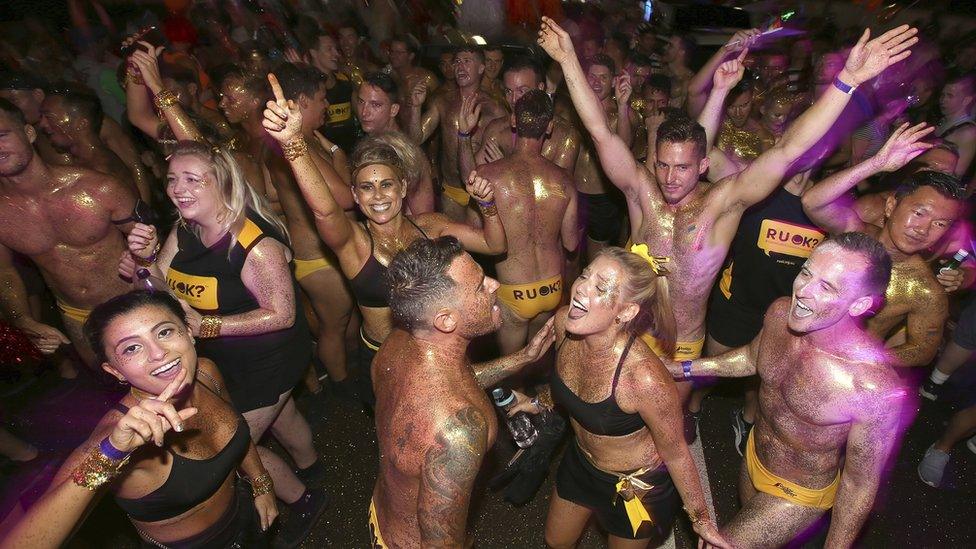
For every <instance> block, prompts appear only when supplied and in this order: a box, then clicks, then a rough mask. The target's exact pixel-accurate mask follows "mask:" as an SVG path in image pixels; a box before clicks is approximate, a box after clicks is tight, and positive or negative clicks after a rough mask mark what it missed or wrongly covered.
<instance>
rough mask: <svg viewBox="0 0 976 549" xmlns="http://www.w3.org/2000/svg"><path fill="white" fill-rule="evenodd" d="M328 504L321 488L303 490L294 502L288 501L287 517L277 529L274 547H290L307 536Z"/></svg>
mask: <svg viewBox="0 0 976 549" xmlns="http://www.w3.org/2000/svg"><path fill="white" fill-rule="evenodd" d="M328 505H329V496H328V495H327V494H326V493H325V490H323V489H321V488H312V489H307V490H305V493H304V494H302V497H300V498H298V501H296V502H295V503H289V504H288V508H289V513H288V519H287V520H286V521H285V522H284V524H282V525H281V528H280V529H279V530H278V537H277V539H275V547H286V548H288V549H291V548H293V547H298V545H299V544H300V543H301V542H302V541H304V540H305V538H307V537H308V534H309V533H310V532H311V531H312V528H314V527H315V524H316V523H317V522H318V521H319V517H321V516H322V513H323V512H324V511H325V508H326V507H328Z"/></svg>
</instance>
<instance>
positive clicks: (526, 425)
mask: <svg viewBox="0 0 976 549" xmlns="http://www.w3.org/2000/svg"><path fill="white" fill-rule="evenodd" d="M491 398H492V399H493V400H494V401H495V406H497V407H498V409H499V410H501V411H502V416H503V417H504V418H505V423H506V425H508V432H510V433H512V438H513V439H515V444H517V445H518V447H519V448H528V447H529V446H532V444H533V443H534V442H535V439H537V438H539V432H538V431H536V429H535V425H533V424H532V418H531V417H529V414H527V413H525V412H518V413H517V414H515V415H513V416H511V417H510V416H509V415H508V410H509V408H511V407H512V406H514V405H515V394H514V393H512V391H510V390H508V389H505V388H504V387H496V388H495V389H493V390H492V391H491Z"/></svg>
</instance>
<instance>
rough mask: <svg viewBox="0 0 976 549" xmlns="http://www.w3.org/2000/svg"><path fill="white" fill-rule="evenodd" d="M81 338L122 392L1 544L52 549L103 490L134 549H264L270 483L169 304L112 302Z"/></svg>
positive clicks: (142, 298)
mask: <svg viewBox="0 0 976 549" xmlns="http://www.w3.org/2000/svg"><path fill="white" fill-rule="evenodd" d="M84 330H85V336H86V338H87V339H88V341H89V343H90V344H91V347H92V349H94V351H95V353H96V355H97V356H98V359H99V362H100V363H101V366H102V368H103V369H104V370H105V371H106V372H108V373H109V374H111V375H113V376H115V377H116V378H118V379H119V381H121V382H123V383H127V384H129V385H130V389H129V392H128V393H127V394H126V395H125V396H124V397H122V400H120V401H119V402H118V403H117V404H116V405H115V407H114V408H113V409H112V410H109V412H108V413H106V414H105V416H104V417H103V418H102V419H101V421H100V422H99V423H98V425H97V426H96V427H95V430H94V431H93V432H92V434H91V436H90V437H89V438H88V441H87V442H85V443H84V444H82V445H81V446H79V447H78V449H77V450H75V451H74V452H73V453H72V454H71V455H70V456H69V457H68V459H67V460H66V461H65V462H64V464H63V465H62V466H61V469H60V470H59V471H58V473H57V475H56V476H55V479H54V482H53V483H52V484H51V488H50V489H49V490H48V492H47V493H46V494H45V495H44V496H43V497H42V498H41V499H40V500H38V501H37V503H35V504H34V505H32V506H31V507H30V508H29V509H28V510H27V513H26V515H25V516H24V517H23V518H22V519H21V521H20V522H19V523H18V524H17V526H16V527H15V528H14V530H13V531H12V532H11V533H10V535H9V536H7V537H6V539H4V540H3V542H2V543H0V546H2V547H33V548H39V547H59V546H61V545H62V543H63V542H64V541H66V540H67V539H68V537H69V536H70V535H71V533H72V532H73V531H74V530H75V527H76V526H77V525H78V524H79V523H80V522H81V521H83V520H84V518H85V515H86V514H87V512H88V510H89V509H90V508H91V507H92V506H93V504H94V503H95V502H96V501H97V500H98V498H99V496H100V495H101V493H102V492H103V491H104V490H105V489H106V488H107V489H109V490H110V491H111V492H112V493H113V494H114V495H115V500H116V502H117V503H118V504H119V506H120V507H122V509H123V510H124V511H125V512H126V513H127V514H128V515H129V519H130V520H131V521H132V524H133V526H135V528H136V530H137V531H138V532H139V535H140V537H141V538H142V540H143V546H144V547H179V548H191V547H208V548H209V547H232V546H233V547H241V546H246V547H257V546H260V545H263V536H262V535H261V531H264V530H267V528H268V527H269V526H270V525H271V523H272V522H274V520H275V517H276V516H277V515H278V511H277V507H276V506H275V498H274V491H273V483H272V480H271V477H270V475H268V472H267V471H266V470H265V468H264V466H263V465H262V464H261V459H260V458H259V457H258V453H257V451H256V450H255V448H254V444H253V443H252V442H251V440H250V437H249V431H248V426H247V423H246V422H245V421H244V418H242V417H241V416H240V414H238V413H237V412H236V411H235V410H234V407H233V406H232V405H231V404H230V399H229V397H228V395H227V391H226V387H225V385H224V382H223V378H222V377H221V375H220V371H219V370H218V369H217V368H216V367H215V366H214V364H213V362H211V361H209V360H207V359H205V358H198V356H197V353H196V350H195V349H194V346H193V343H194V341H193V336H192V335H190V329H189V326H187V323H186V319H185V317H184V314H183V311H182V309H181V308H180V305H179V304H178V302H177V301H176V299H174V298H173V297H172V296H170V295H169V294H166V293H163V292H155V293H153V292H131V293H128V294H122V295H120V296H118V297H115V298H112V299H110V300H109V301H107V302H105V303H103V304H101V305H99V306H98V307H96V308H95V310H94V311H92V313H91V315H90V316H89V317H88V320H87V322H86V323H85V328H84ZM238 470H240V471H241V472H242V474H243V475H244V476H245V477H246V478H247V480H248V482H249V483H250V485H251V488H250V489H249V488H248V487H247V486H246V484H243V483H240V482H237V478H236V474H235V473H236V472H237V471H238ZM252 496H253V503H252Z"/></svg>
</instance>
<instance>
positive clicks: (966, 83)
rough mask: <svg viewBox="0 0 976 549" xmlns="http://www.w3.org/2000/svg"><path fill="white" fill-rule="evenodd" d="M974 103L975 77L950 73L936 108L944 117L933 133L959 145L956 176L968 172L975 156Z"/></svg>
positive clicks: (967, 173) (975, 123)
mask: <svg viewBox="0 0 976 549" xmlns="http://www.w3.org/2000/svg"><path fill="white" fill-rule="evenodd" d="M974 103H976V76H973V75H972V74H950V75H949V78H948V80H947V81H946V84H945V86H944V87H943V88H942V94H941V95H940V96H939V108H940V109H941V110H942V115H943V116H944V117H945V118H943V119H942V122H940V123H939V127H938V128H937V129H936V131H935V135H936V136H938V137H942V138H944V139H945V140H946V141H950V142H952V143H954V144H955V145H956V146H957V147H959V161H958V162H957V163H956V176H957V177H964V176H966V175H969V174H971V173H972V170H971V169H970V165H971V164H972V163H973V160H974V159H976V121H974V120H973V116H972V114H971V113H972V110H973V104H974Z"/></svg>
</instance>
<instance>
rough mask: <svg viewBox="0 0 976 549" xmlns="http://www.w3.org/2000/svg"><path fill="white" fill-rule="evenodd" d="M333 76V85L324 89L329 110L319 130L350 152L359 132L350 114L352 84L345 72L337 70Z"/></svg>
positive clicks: (354, 118)
mask: <svg viewBox="0 0 976 549" xmlns="http://www.w3.org/2000/svg"><path fill="white" fill-rule="evenodd" d="M335 77H336V83H335V86H332V88H331V89H328V90H326V91H325V100H326V101H328V102H329V112H328V115H327V117H326V121H325V125H324V126H322V128H320V130H321V131H322V135H324V136H326V137H328V138H329V141H332V142H333V143H335V144H336V145H339V146H340V147H342V150H344V151H346V153H351V152H352V149H353V146H354V145H355V144H356V141H358V140H359V133H360V132H359V123H358V121H357V120H356V117H355V116H353V115H352V90H353V86H352V82H350V81H349V77H348V76H346V75H345V74H343V73H339V72H337V73H336V74H335Z"/></svg>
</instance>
